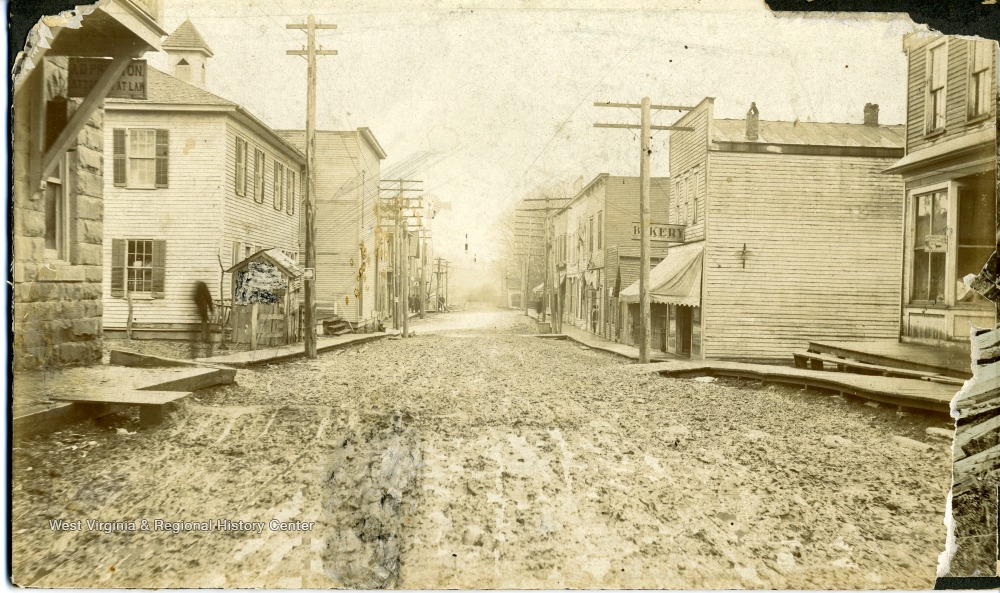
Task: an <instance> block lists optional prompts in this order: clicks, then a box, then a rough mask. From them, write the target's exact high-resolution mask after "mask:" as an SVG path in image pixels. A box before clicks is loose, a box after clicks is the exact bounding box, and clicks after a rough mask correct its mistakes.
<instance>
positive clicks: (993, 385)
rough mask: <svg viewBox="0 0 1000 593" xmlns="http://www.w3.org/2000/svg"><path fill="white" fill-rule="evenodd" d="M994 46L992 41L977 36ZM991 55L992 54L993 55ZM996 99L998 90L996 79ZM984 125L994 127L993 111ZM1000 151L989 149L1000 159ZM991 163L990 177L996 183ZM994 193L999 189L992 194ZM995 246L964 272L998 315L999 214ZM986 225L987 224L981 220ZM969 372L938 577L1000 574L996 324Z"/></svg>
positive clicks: (954, 408)
mask: <svg viewBox="0 0 1000 593" xmlns="http://www.w3.org/2000/svg"><path fill="white" fill-rule="evenodd" d="M977 41H978V42H980V43H983V45H984V46H992V47H991V51H992V52H993V54H994V56H996V55H998V54H997V51H998V45H997V44H996V43H995V42H990V41H982V40H977ZM994 59H996V58H995V57H994ZM992 84H994V91H993V92H994V99H995V100H996V101H997V102H1000V95H997V94H996V90H995V89H996V86H995V85H996V82H995V81H994V82H993V83H992ZM988 125H989V126H990V127H991V128H992V129H993V130H995V129H996V114H995V112H994V113H993V115H992V116H991V118H989V121H988ZM998 155H1000V151H996V152H994V153H993V155H992V156H993V157H994V158H1000V156H998ZM996 171H997V168H996V163H995V162H994V169H993V177H992V182H993V183H994V187H996V188H1000V176H997V175H996ZM994 195H997V194H994ZM994 222H995V224H996V227H995V231H996V247H995V250H994V251H993V253H992V254H991V255H990V257H989V258H988V259H987V261H986V262H985V263H984V264H983V266H982V269H981V270H980V271H979V272H978V273H969V274H967V275H965V276H964V278H963V283H964V284H965V285H966V287H967V288H968V289H969V290H970V291H974V293H976V294H978V295H979V296H980V297H981V298H983V299H984V300H985V301H987V302H989V303H990V304H991V305H992V306H994V307H996V308H997V312H998V317H997V318H998V319H1000V265H998V264H1000V218H998V219H996V220H995V221H994ZM984 225H985V223H984ZM970 344H971V360H970V363H971V368H972V371H973V376H972V378H971V379H969V380H968V381H966V382H965V384H964V385H963V386H962V388H961V390H960V391H959V392H958V393H957V394H955V397H954V399H953V400H952V402H951V416H952V417H953V418H954V419H955V436H954V440H953V443H952V460H953V462H952V486H951V490H950V491H949V493H948V500H947V505H946V509H945V518H944V522H945V526H946V528H947V540H946V545H945V548H944V551H943V552H942V553H941V556H940V558H939V561H938V572H937V574H938V577H940V578H947V577H951V578H954V577H958V578H969V577H995V576H998V575H1000V549H998V543H1000V532H998V527H997V525H998V511H1000V499H998V495H1000V325H994V327H993V328H978V327H975V326H973V327H972V328H971V335H970Z"/></svg>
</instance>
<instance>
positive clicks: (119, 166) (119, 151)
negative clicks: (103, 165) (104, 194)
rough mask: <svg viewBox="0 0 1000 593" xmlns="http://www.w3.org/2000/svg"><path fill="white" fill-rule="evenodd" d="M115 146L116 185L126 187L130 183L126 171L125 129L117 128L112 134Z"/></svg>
mask: <svg viewBox="0 0 1000 593" xmlns="http://www.w3.org/2000/svg"><path fill="white" fill-rule="evenodd" d="M111 137H112V146H113V150H114V152H113V167H114V180H115V181H114V183H115V185H116V186H118V187H124V186H125V185H126V183H127V182H128V177H127V174H126V171H125V128H115V129H114V130H113V131H112V132H111Z"/></svg>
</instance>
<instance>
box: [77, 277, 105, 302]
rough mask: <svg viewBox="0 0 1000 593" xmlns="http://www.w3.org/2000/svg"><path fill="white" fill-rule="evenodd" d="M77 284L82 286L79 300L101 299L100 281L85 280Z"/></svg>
mask: <svg viewBox="0 0 1000 593" xmlns="http://www.w3.org/2000/svg"><path fill="white" fill-rule="evenodd" d="M76 286H78V287H80V293H79V294H80V296H79V297H77V300H81V301H84V300H100V298H101V292H102V287H101V284H100V283H99V282H83V283H81V284H77V285H76Z"/></svg>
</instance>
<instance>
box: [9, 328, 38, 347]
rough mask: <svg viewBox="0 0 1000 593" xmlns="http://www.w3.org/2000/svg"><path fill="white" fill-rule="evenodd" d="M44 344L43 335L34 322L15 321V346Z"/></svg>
mask: <svg viewBox="0 0 1000 593" xmlns="http://www.w3.org/2000/svg"><path fill="white" fill-rule="evenodd" d="M44 346H45V336H44V335H43V334H42V332H41V331H39V330H38V327H37V324H34V323H17V324H15V325H14V347H15V348H42V347H44Z"/></svg>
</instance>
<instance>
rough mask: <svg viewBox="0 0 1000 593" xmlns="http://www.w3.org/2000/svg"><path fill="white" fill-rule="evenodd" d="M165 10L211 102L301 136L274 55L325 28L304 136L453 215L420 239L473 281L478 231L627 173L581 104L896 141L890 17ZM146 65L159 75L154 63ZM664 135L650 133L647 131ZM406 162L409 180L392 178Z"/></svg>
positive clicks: (897, 78)
mask: <svg viewBox="0 0 1000 593" xmlns="http://www.w3.org/2000/svg"><path fill="white" fill-rule="evenodd" d="M164 2H165V21H166V23H165V24H166V28H167V29H168V30H169V31H172V30H173V29H174V28H175V27H176V26H177V25H179V24H180V23H181V22H182V21H183V20H184V19H185V18H190V19H191V21H192V22H193V23H194V24H195V26H196V27H197V28H198V29H199V31H200V32H201V33H202V35H203V36H204V38H205V40H206V42H207V43H208V44H209V45H210V46H211V48H212V50H213V51H214V52H215V56H214V57H213V58H212V59H211V60H210V61H209V65H208V80H207V87H208V90H210V91H212V92H215V93H217V94H219V95H222V96H223V97H226V98H228V99H230V100H233V101H236V102H238V103H241V104H242V105H244V106H245V107H247V108H248V109H250V110H251V111H252V112H254V113H255V114H256V115H258V116H259V117H260V118H261V119H263V120H264V121H265V122H267V123H269V124H270V125H272V126H273V127H275V128H296V127H298V128H301V127H304V125H305V123H304V122H305V79H306V62H305V60H304V59H302V58H298V57H293V56H286V55H285V50H286V49H295V48H301V47H303V44H304V41H305V34H304V33H302V32H300V31H295V30H287V29H285V24H287V23H293V22H305V17H306V16H307V15H308V14H310V13H312V14H314V15H315V16H316V17H317V19H318V20H319V22H323V23H336V24H337V26H338V29H337V30H335V31H322V32H320V33H319V39H320V43H321V47H323V48H325V49H336V50H338V52H339V55H337V56H332V57H322V58H319V67H318V78H319V86H318V96H319V102H318V107H317V115H318V128H319V129H353V128H357V127H359V126H367V127H369V128H371V129H372V131H373V132H374V134H375V136H376V137H377V138H378V140H379V142H380V143H381V144H382V146H383V147H384V148H385V149H386V152H388V154H389V157H388V159H386V161H384V162H383V172H386V171H392V172H393V173H394V174H399V173H401V174H405V175H408V176H413V177H416V178H419V179H423V180H424V182H425V186H424V187H425V189H426V190H427V192H428V193H431V194H434V195H436V196H438V197H439V198H441V199H442V200H445V201H450V202H451V203H452V204H453V207H452V210H451V212H445V213H443V214H441V215H440V216H439V217H438V218H437V219H436V220H435V221H434V235H435V244H436V247H437V250H438V252H439V253H441V254H442V255H444V256H445V257H448V258H450V259H453V260H456V264H457V265H458V266H460V267H465V266H466V265H467V264H471V261H470V262H467V263H463V262H464V261H465V256H464V253H463V252H462V249H463V244H464V236H465V234H466V233H468V234H469V239H470V247H469V249H470V252H469V256H468V259H469V260H471V257H472V254H473V252H474V253H476V254H477V255H478V258H479V262H480V265H482V262H483V261H486V260H489V259H490V258H492V257H494V256H495V255H496V253H497V240H496V239H497V234H496V231H495V230H494V228H493V227H494V225H493V221H495V220H496V219H497V218H498V215H499V214H500V213H502V212H503V211H505V210H507V209H510V208H512V207H513V204H514V202H515V201H516V200H518V199H519V198H521V197H523V196H524V195H525V194H526V193H528V192H530V191H531V190H532V189H533V188H536V187H538V186H539V185H542V184H547V183H552V182H558V181H563V180H568V181H572V180H574V179H576V178H578V177H581V176H582V177H583V178H584V180H585V181H589V180H590V179H591V178H593V177H594V176H595V175H596V174H598V173H601V172H608V173H611V174H628V175H636V174H637V173H638V150H639V147H638V140H637V138H636V136H635V135H634V134H632V133H630V132H628V131H625V130H606V129H595V128H593V127H592V124H593V123H594V122H596V121H619V122H626V121H628V122H632V123H638V114H637V113H631V112H628V111H625V110H613V109H602V108H597V107H593V103H594V101H601V100H610V101H628V102H635V101H638V100H639V99H640V98H641V97H642V96H643V95H649V96H650V97H651V98H652V100H653V102H654V103H667V104H688V105H694V104H696V103H697V102H698V101H699V100H701V99H702V98H703V97H705V96H713V97H715V98H716V103H715V104H716V109H715V111H716V115H717V117H737V118H738V117H743V115H744V114H745V113H746V111H747V108H748V107H749V105H750V102H751V101H756V103H757V106H758V107H759V109H760V117H761V118H762V119H785V120H793V119H795V118H799V119H801V120H807V121H838V122H857V123H860V122H861V121H862V108H863V105H864V104H865V103H866V102H873V103H878V104H879V105H880V107H881V114H880V119H881V121H882V122H883V123H904V115H903V109H904V101H905V97H906V89H905V86H906V84H905V83H906V73H905V57H904V54H903V52H902V35H903V34H904V33H906V32H909V31H912V30H914V29H915V27H914V25H913V23H912V22H911V21H910V20H909V18H908V17H907V16H905V15H899V16H886V15H873V16H869V17H857V16H855V17H850V18H848V17H839V18H818V17H803V16H774V15H773V14H771V13H769V12H768V11H767V10H766V9H765V8H764V7H763V4H762V3H758V2H754V1H752V0H745V1H740V0H737V1H731V2H719V1H713V2H711V3H709V2H674V3H672V4H668V6H670V7H671V8H669V9H665V8H662V7H657V8H655V9H653V10H642V9H641V8H642V5H641V4H637V3H634V2H633V3H625V4H624V5H625V6H628V7H629V9H627V10H622V9H618V10H615V11H609V10H600V9H597V8H588V9H579V8H574V9H560V8H557V5H556V4H554V3H551V2H549V3H547V2H526V3H524V5H526V6H528V5H530V6H536V7H541V8H533V9H523V8H517V9H513V8H502V7H501V6H504V5H502V4H500V3H499V2H496V1H494V2H491V3H490V4H486V3H482V2H479V3H476V4H475V6H476V7H477V8H474V9H469V8H465V9H458V8H455V7H456V6H458V4H456V3H446V2H438V3H431V4H430V5H433V6H438V7H440V8H435V9H427V8H416V7H415V3H414V2H412V1H410V0H403V1H394V2H392V3H391V4H390V3H387V2H366V1H346V2H343V1H341V2H336V3H333V2H318V1H311V2H310V1H298V0H252V1H250V2H245V1H241V2H239V3H237V2H231V3H227V2H218V1H213V2H205V1H204V0H164ZM424 4H428V3H426V2H425V3H424ZM618 4H619V5H622V4H623V3H621V2H619V3H618ZM659 4H664V3H662V2H661V3H659ZM506 5H507V6H509V5H510V4H506ZM390 6H391V8H390ZM464 6H469V4H468V3H466V4H464ZM497 7H501V8H497ZM652 7H653V4H652V3H649V4H648V6H647V8H652ZM706 7H710V8H706ZM150 58H151V63H153V65H156V66H159V67H161V68H163V69H165V68H166V62H165V60H163V56H150ZM674 119H676V115H673V114H670V115H667V114H664V115H661V116H659V117H658V116H655V115H654V123H663V124H667V123H671V122H672V121H673V120H674ZM666 141H667V134H666V133H663V132H660V133H658V134H657V135H656V136H655V137H654V143H653V147H652V148H653V150H654V154H653V160H652V174H653V175H667V174H668V173H669V172H668V170H667V158H666ZM415 156H423V157H424V158H423V159H422V161H421V163H422V164H420V165H417V166H414V167H409V168H407V169H408V170H403V171H400V170H399V167H398V163H401V162H403V161H405V160H408V159H412V158H413V157H415ZM394 169H395V170H394Z"/></svg>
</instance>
